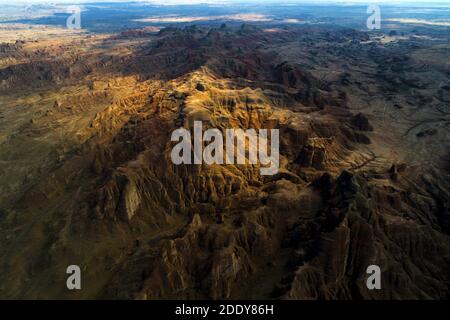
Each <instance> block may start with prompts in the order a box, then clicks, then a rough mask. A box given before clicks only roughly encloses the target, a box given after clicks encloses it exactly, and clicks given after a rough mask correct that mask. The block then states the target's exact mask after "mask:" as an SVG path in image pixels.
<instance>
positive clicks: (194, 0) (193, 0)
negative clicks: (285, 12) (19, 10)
mask: <svg viewBox="0 0 450 320" xmlns="http://www.w3.org/2000/svg"><path fill="white" fill-rule="evenodd" d="M131 1H133V2H146V3H154V4H168V5H176V4H198V3H208V4H214V3H220V4H224V3H274V4H275V3H340V4H353V3H360V4H365V3H380V4H381V3H390V4H395V3H423V4H430V3H442V4H450V0H218V1H217V0H216V1H214V0H128V1H126V0H125V1H120V0H53V1H52V0H15V1H14V2H13V3H12V1H11V0H0V4H9V5H13V4H38V3H46V4H58V3H86V2H131Z"/></svg>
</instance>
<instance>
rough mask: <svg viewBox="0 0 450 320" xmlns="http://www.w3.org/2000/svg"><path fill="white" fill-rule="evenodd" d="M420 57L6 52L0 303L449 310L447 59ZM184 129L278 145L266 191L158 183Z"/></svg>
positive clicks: (249, 181)
mask: <svg viewBox="0 0 450 320" xmlns="http://www.w3.org/2000/svg"><path fill="white" fill-rule="evenodd" d="M444 35H445V34H444ZM433 37H434V35H433V36H429V35H424V34H421V35H418V34H416V33H414V32H411V33H408V34H406V35H397V34H395V33H392V34H390V35H385V34H382V33H377V32H374V33H370V32H362V31H355V30H352V29H346V28H328V27H325V26H324V27H320V26H307V25H304V26H297V27H285V28H276V27H267V28H264V27H262V26H259V27H255V26H252V25H248V24H243V25H242V26H239V27H234V26H233V27H230V26H227V25H221V26H219V25H218V26H212V27H206V26H202V27H196V26H187V27H183V28H174V27H167V28H164V29H162V30H160V31H157V30H154V29H140V30H128V31H124V32H122V33H119V34H114V35H95V34H89V35H87V34H83V33H75V34H70V35H60V36H58V37H55V36H48V37H45V36H44V37H42V38H40V39H39V40H36V41H31V40H30V41H17V42H9V43H7V42H4V43H3V44H1V47H0V65H1V68H0V91H1V92H0V144H1V147H0V161H1V166H0V191H1V192H0V213H1V215H0V235H1V238H2V240H1V242H0V257H1V258H0V297H2V298H68V299H73V298H125V299H161V298H214V299H217V298H274V299H279V298H281V299H444V298H449V290H450V289H449V285H450V273H449V272H448V270H449V266H450V213H449V207H450V194H449V190H450V189H449V188H450V185H449V176H448V174H449V169H450V168H449V163H450V161H449V160H450V154H449V150H450V149H449V144H450V141H449V139H448V137H449V123H450V105H449V104H450V98H449V97H450V94H449V93H450V83H449V77H450V65H449V61H450V59H449V56H450V55H449V52H450V51H449V50H450V43H449V39H448V34H447V35H446V36H442V35H441V38H440V39H438V40H436V39H433ZM195 120H202V121H203V126H204V127H206V128H208V127H209V128H219V129H221V130H225V129H227V128H242V129H248V128H255V129H259V128H277V129H279V130H280V170H279V172H278V173H277V174H276V175H273V176H261V175H260V172H259V168H258V166H257V165H205V164H203V165H179V166H177V165H174V164H172V162H171V159H170V151H171V148H172V146H173V142H171V141H170V135H171V133H172V132H173V130H175V129H177V128H179V127H185V128H188V129H189V128H192V125H193V122H194V121H195ZM72 264H76V265H79V266H80V267H81V268H82V273H83V282H82V283H83V289H82V290H80V291H68V290H67V288H66V286H65V281H66V268H67V266H68V265H72ZM373 264H375V265H379V266H380V268H381V270H382V290H368V289H367V287H366V278H367V274H366V268H367V267H368V266H369V265H373Z"/></svg>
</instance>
